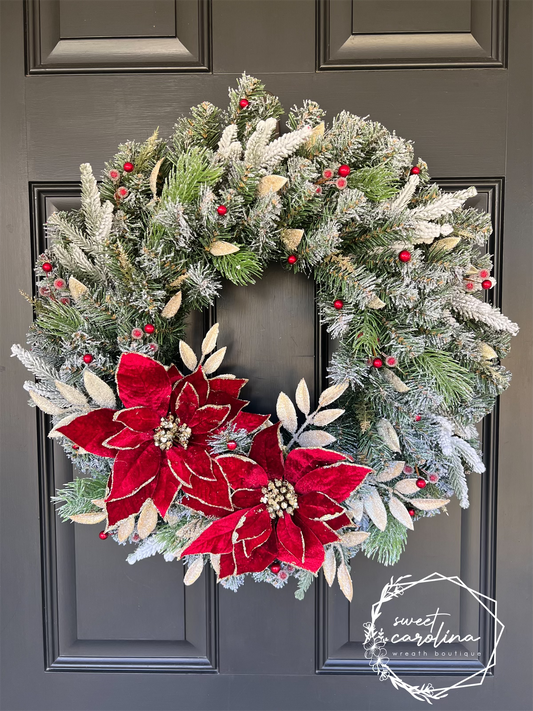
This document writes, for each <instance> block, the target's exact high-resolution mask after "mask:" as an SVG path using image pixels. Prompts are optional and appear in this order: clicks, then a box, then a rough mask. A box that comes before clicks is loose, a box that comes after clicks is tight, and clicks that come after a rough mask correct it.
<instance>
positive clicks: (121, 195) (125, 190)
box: [116, 186, 130, 198]
mask: <svg viewBox="0 0 533 711" xmlns="http://www.w3.org/2000/svg"><path fill="white" fill-rule="evenodd" d="M129 192H130V191H129V190H128V188H125V187H124V186H122V187H120V188H119V189H118V190H117V192H116V194H117V195H118V196H119V198H125V197H128V194H129Z"/></svg>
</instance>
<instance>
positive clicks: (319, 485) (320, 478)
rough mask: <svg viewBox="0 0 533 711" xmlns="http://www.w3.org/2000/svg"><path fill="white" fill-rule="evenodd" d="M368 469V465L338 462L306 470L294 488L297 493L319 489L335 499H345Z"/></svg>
mask: <svg viewBox="0 0 533 711" xmlns="http://www.w3.org/2000/svg"><path fill="white" fill-rule="evenodd" d="M370 471H372V470H371V469H369V468H368V467H360V466H359V465H357V464H348V463H346V462H338V463H337V464H332V465H330V466H327V467H319V468H318V469H314V470H313V471H310V472H308V473H307V474H305V475H304V476H302V477H300V478H299V479H298V481H297V482H296V484H295V487H294V488H295V490H296V493H297V494H308V493H309V492H311V491H321V492H322V493H323V494H327V495H328V496H329V497H331V498H332V499H334V500H335V501H345V500H346V499H347V498H348V496H350V494H351V493H352V491H355V489H357V487H358V486H359V484H360V483H361V482H362V481H363V480H364V478H365V477H366V475H367V474H368V473H369V472H370Z"/></svg>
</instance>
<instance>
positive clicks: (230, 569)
mask: <svg viewBox="0 0 533 711" xmlns="http://www.w3.org/2000/svg"><path fill="white" fill-rule="evenodd" d="M236 572H237V563H236V562H235V558H234V557H233V548H232V549H231V552H230V553H222V555H221V556H220V573H219V576H218V577H219V578H220V580H222V579H223V578H228V577H229V576H231V575H235V574H236Z"/></svg>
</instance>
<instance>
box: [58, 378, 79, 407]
mask: <svg viewBox="0 0 533 711" xmlns="http://www.w3.org/2000/svg"><path fill="white" fill-rule="evenodd" d="M54 385H55V386H56V388H57V390H58V391H59V392H60V393H61V395H62V396H63V397H64V398H65V400H66V401H67V402H69V403H70V404H71V405H75V406H76V407H86V406H87V398H86V397H85V395H84V394H83V393H81V392H80V391H79V390H78V389H77V388H73V387H72V385H67V384H66V383H62V382H61V381H60V380H54Z"/></svg>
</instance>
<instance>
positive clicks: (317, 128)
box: [305, 121, 326, 149]
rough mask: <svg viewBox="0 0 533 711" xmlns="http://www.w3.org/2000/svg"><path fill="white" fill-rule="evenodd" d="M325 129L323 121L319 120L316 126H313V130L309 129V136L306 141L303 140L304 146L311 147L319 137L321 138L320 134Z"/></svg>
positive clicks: (321, 134)
mask: <svg viewBox="0 0 533 711" xmlns="http://www.w3.org/2000/svg"><path fill="white" fill-rule="evenodd" d="M325 130H326V124H325V123H324V121H321V122H320V123H319V124H318V126H315V127H314V128H313V130H312V131H311V135H310V136H309V138H308V139H307V141H306V142H305V147H306V148H307V149H310V148H312V147H313V146H314V145H315V143H316V142H317V140H318V139H319V138H322V136H323V135H324V131H325Z"/></svg>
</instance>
